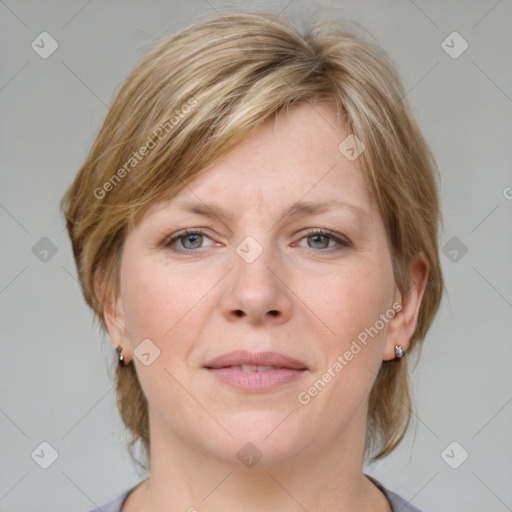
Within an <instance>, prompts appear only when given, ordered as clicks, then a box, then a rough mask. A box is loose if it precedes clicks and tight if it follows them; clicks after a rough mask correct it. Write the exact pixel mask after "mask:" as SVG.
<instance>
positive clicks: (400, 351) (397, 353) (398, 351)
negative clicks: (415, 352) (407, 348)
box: [395, 345, 404, 359]
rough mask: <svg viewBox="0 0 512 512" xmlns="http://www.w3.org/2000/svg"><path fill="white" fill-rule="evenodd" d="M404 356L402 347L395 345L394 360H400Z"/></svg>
mask: <svg viewBox="0 0 512 512" xmlns="http://www.w3.org/2000/svg"><path fill="white" fill-rule="evenodd" d="M403 355H404V349H403V348H402V345H395V358H396V359H400V358H401V357H402V356H403Z"/></svg>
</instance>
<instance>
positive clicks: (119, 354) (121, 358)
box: [116, 345, 124, 368]
mask: <svg viewBox="0 0 512 512" xmlns="http://www.w3.org/2000/svg"><path fill="white" fill-rule="evenodd" d="M116 352H117V357H118V362H119V366H121V368H122V367H123V366H124V356H123V354H122V352H123V348H122V347H121V345H119V346H118V347H117V348H116Z"/></svg>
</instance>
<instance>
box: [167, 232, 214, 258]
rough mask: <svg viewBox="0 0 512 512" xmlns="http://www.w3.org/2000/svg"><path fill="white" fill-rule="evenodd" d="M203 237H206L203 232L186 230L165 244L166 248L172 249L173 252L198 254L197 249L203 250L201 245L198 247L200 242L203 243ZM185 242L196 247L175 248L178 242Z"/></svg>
mask: <svg viewBox="0 0 512 512" xmlns="http://www.w3.org/2000/svg"><path fill="white" fill-rule="evenodd" d="M203 237H206V235H205V234H204V232H203V231H201V230H198V229H186V230H185V231H181V232H179V233H177V234H176V235H175V236H173V237H171V238H168V239H167V240H166V242H165V244H164V245H165V247H171V249H172V250H174V251H177V252H180V251H182V252H198V251H197V250H196V249H201V248H202V247H200V245H201V244H200V243H199V245H198V241H199V242H202V240H203ZM182 239H183V240H184V241H185V243H187V242H190V243H191V245H193V246H194V247H180V248H175V247H174V246H175V245H176V242H178V241H180V240H182ZM182 245H183V244H182Z"/></svg>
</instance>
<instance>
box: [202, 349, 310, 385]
mask: <svg viewBox="0 0 512 512" xmlns="http://www.w3.org/2000/svg"><path fill="white" fill-rule="evenodd" d="M204 367H205V369H206V370H208V372H209V373H210V375H212V376H213V377H214V378H216V379H217V380H218V381H220V382H222V383H223V384H227V385H228V386H230V387H231V388H235V389H237V390H238V391H242V392H245V393H266V392H271V391H273V390H276V389H278V388H281V386H284V385H286V384H289V385H291V383H293V382H294V381H297V380H298V379H301V378H302V377H303V376H304V375H305V374H306V373H307V370H308V368H307V366H306V365H305V364H304V363H303V362H302V361H299V360H298V359H295V358H294V357H291V356H288V355H286V354H281V353H279V352H247V351H241V350H239V351H234V352H229V353H227V354H222V355H221V356H219V357H216V358H215V359H212V360H211V361H209V362H208V363H206V365H205V366H204Z"/></svg>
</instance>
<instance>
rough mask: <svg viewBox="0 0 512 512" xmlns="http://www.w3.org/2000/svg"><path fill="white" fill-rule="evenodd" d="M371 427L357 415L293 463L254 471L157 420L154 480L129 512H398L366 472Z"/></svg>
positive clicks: (274, 463) (153, 443)
mask: <svg viewBox="0 0 512 512" xmlns="http://www.w3.org/2000/svg"><path fill="white" fill-rule="evenodd" d="M365 422H366V416H364V417H362V418H360V419H359V420H357V418H356V419H355V420H354V421H353V424H351V425H347V428H346V430H345V431H344V432H343V433H342V435H341V434H339V435H338V436H337V437H335V438H333V439H325V437H324V438H321V437H322V436H318V438H319V439H314V440H312V442H311V443H310V444H309V446H307V447H306V448H305V449H302V451H300V452H299V453H297V454H294V455H291V456H289V457H288V458H286V459H285V458H284V457H282V458H281V460H278V461H276V460H270V461H268V460H267V461H266V459H265V456H264V455H265V454H263V456H262V458H261V459H260V460H259V461H258V462H257V463H256V464H255V465H254V466H253V467H251V468H249V467H245V466H243V465H242V464H240V462H239V461H238V459H231V460H230V459H228V458H226V460H218V459H217V458H214V457H212V456H211V454H209V453H207V452H205V451H203V450H201V447H198V446H197V445H196V444H192V443H190V442H188V441H187V440H184V439H180V438H179V437H177V436H175V435H173V434H170V433H168V432H167V433H166V432H165V429H164V428H163V425H162V424H160V423H159V422H158V420H157V419H156V418H150V425H151V436H150V439H151V468H152V469H151V477H150V478H149V479H148V480H147V481H146V482H144V483H143V484H142V485H141V486H140V487H141V489H140V492H139V497H138V499H137V500H132V506H130V508H128V507H126V508H123V512H124V511H125V510H126V511H127V512H128V511H130V510H132V509H133V510H137V511H140V512H149V511H153V512H155V511H164V510H165V511H166V512H167V511H169V512H174V511H188V512H196V511H200V512H213V511H218V510H222V511H223V512H235V511H237V512H238V511H240V510H251V512H268V511H274V510H275V511H277V510H279V511H280V512H292V511H293V512H296V511H298V510H308V511H309V512H324V511H325V512H327V511H332V510H336V511H338V512H349V511H350V512H367V511H370V510H372V511H374V512H376V511H378V512H380V511H382V512H388V511H391V508H390V506H389V503H388V502H387V500H386V498H385V496H384V495H383V494H382V493H381V491H379V490H378V489H377V488H376V487H375V485H374V484H373V483H371V482H370V481H369V480H368V479H367V478H366V477H365V476H364V475H363V469H362V467H363V456H364V453H363V452H364V437H363V436H362V435H361V433H363V434H364V432H365V429H364V426H365V424H366V423H365ZM268 446H269V449H270V445H268ZM273 449H274V450H275V449H276V447H273ZM135 501H136V502H137V506H136V507H135V506H133V505H134V503H135Z"/></svg>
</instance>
